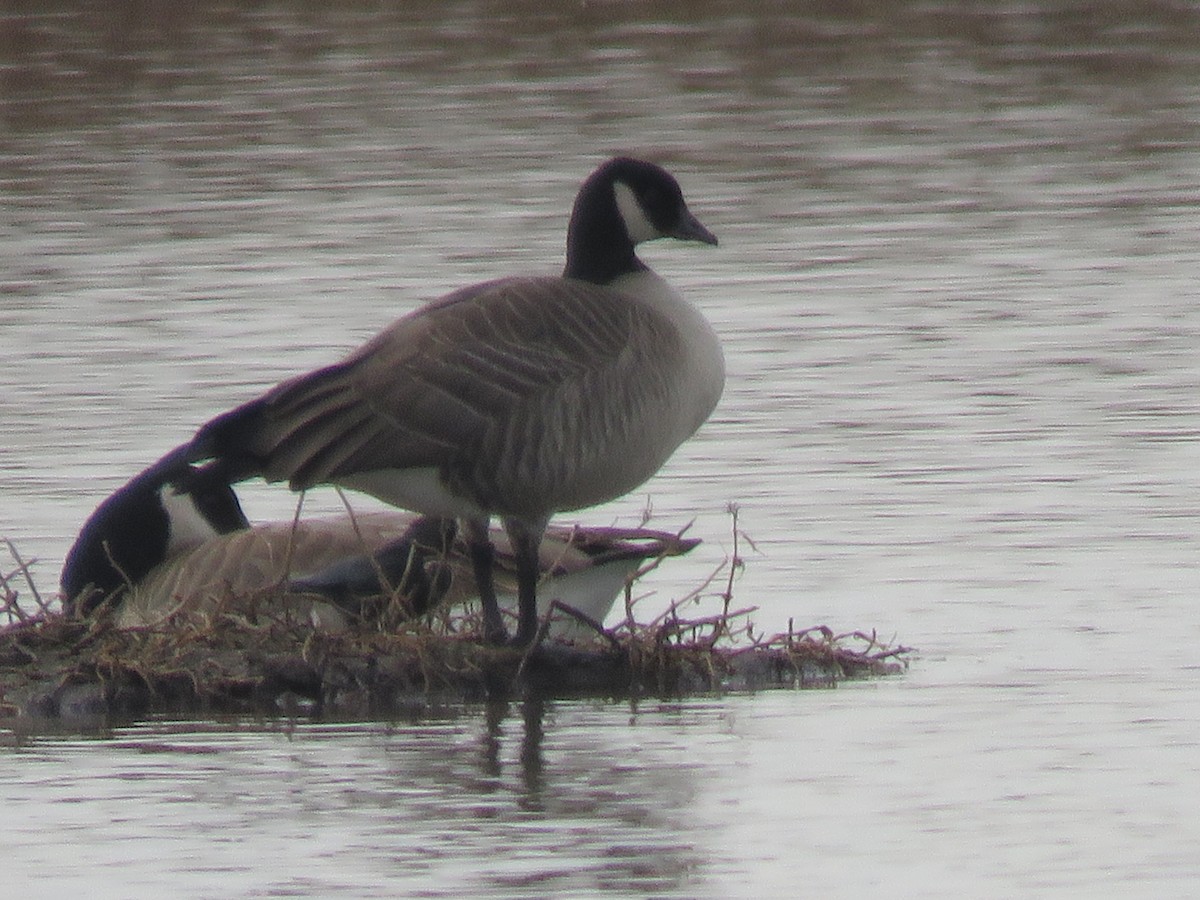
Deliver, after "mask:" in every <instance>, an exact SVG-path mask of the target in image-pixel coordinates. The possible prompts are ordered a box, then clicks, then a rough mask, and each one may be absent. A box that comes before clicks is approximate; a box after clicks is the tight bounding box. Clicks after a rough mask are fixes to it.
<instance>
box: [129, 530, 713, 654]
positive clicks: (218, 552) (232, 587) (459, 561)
mask: <svg viewBox="0 0 1200 900" xmlns="http://www.w3.org/2000/svg"><path fill="white" fill-rule="evenodd" d="M418 521H419V519H418V517H417V516H415V515H413V514H410V513H404V512H377V513H367V514H359V515H356V516H355V517H354V519H353V521H352V520H351V519H350V518H349V517H348V516H339V517H333V518H320V519H305V520H301V521H300V522H298V523H292V522H271V523H264V524H260V525H256V526H254V527H253V528H250V529H248V530H245V531H239V532H234V533H231V534H223V535H218V536H216V537H213V538H211V539H209V540H208V541H206V542H204V543H203V544H201V545H200V546H199V547H196V548H193V549H192V550H189V551H187V552H185V553H183V554H181V555H180V556H177V557H174V558H172V559H170V560H167V561H165V562H164V564H162V565H160V566H158V567H156V568H155V569H153V570H152V571H151V572H150V573H149V574H148V575H147V577H146V578H145V579H144V580H143V581H142V582H140V583H139V584H137V585H135V586H134V587H133V588H132V590H130V591H129V592H128V594H127V595H126V597H125V599H124V600H123V601H122V602H121V605H120V606H119V607H118V609H117V620H116V621H117V624H118V625H119V626H121V627H125V628H136V627H147V626H150V627H153V626H159V625H162V624H163V623H164V622H166V621H167V620H169V619H170V620H174V621H176V622H178V621H179V617H180V616H184V617H187V618H192V619H202V618H204V617H206V616H211V615H212V614H213V613H214V612H215V611H216V610H218V609H223V610H226V611H228V610H234V611H238V610H251V609H252V610H254V611H255V612H257V613H259V614H263V613H265V614H268V615H270V614H272V613H280V614H285V613H286V614H288V615H292V616H301V617H305V618H311V619H312V620H313V621H314V623H315V624H316V625H317V626H318V627H327V628H330V627H332V628H336V627H340V626H341V622H342V619H343V616H345V617H348V618H351V619H359V618H365V619H368V620H370V619H371V618H373V617H374V615H376V614H377V613H378V612H379V611H380V610H382V609H383V608H385V607H386V606H387V600H388V595H389V594H390V591H389V588H393V587H396V586H399V585H402V584H405V579H406V576H407V577H411V573H412V572H413V571H414V569H416V568H420V567H423V568H424V571H423V572H421V573H420V574H421V575H422V576H423V577H425V578H427V580H428V582H431V583H435V584H436V585H437V588H436V596H434V597H432V598H427V597H425V596H421V597H418V598H412V597H405V598H403V599H402V602H412V604H413V605H414V606H417V607H418V611H421V610H422V609H423V608H424V607H425V606H426V605H427V604H429V603H430V600H432V602H433V603H436V604H438V605H440V606H443V607H447V606H449V607H458V606H463V605H464V604H468V603H471V602H472V601H474V600H475V599H476V598H477V591H476V588H475V581H474V576H473V573H472V570H471V561H470V556H469V553H468V552H467V550H466V548H465V547H464V546H463V545H462V544H461V543H455V544H451V545H450V546H449V548H448V550H447V552H446V553H445V554H444V555H443V554H434V555H431V556H430V555H427V556H413V555H412V554H411V550H412V548H411V545H410V544H409V542H408V540H407V537H406V536H407V535H408V533H409V530H410V529H411V528H412V527H413V526H414V524H415V523H417V522H418ZM492 537H493V540H494V542H495V546H496V578H495V583H496V591H497V594H498V596H499V600H500V605H501V608H502V609H504V610H506V611H507V612H508V613H515V611H516V605H517V603H516V599H517V598H516V593H517V581H516V571H515V562H514V560H513V557H512V552H511V547H510V546H509V545H508V543H507V539H506V537H505V536H504V535H503V533H501V532H495V533H494V534H493V535H492ZM694 544H695V542H694V541H686V540H682V539H679V538H676V537H675V536H673V535H669V534H663V533H659V532H652V531H647V530H645V529H566V528H564V529H551V530H550V531H549V532H547V535H546V539H545V540H544V541H543V542H542V546H541V560H540V564H539V568H540V571H541V580H540V582H539V587H540V591H539V598H538V599H539V610H538V612H539V615H545V614H546V613H548V612H549V610H550V604H551V602H552V601H554V600H558V601H560V602H561V603H565V604H566V605H568V606H570V607H572V608H573V609H576V610H578V611H579V612H581V613H583V614H585V615H586V616H588V617H590V618H592V619H594V620H596V621H598V622H603V621H604V619H605V617H606V616H607V615H608V613H609V611H610V610H611V608H612V606H613V603H614V602H615V600H616V598H617V597H618V596H619V595H620V594H621V592H622V590H623V589H624V586H625V584H626V583H627V581H628V579H629V578H630V577H631V576H632V575H633V574H634V573H635V572H636V571H637V569H638V567H639V566H641V565H642V564H643V563H645V562H646V561H647V560H648V559H653V558H655V557H658V556H663V555H676V554H679V553H682V552H686V551H687V550H689V549H691V547H692V546H694ZM389 551H392V553H391V555H390V564H389V562H388V556H387V554H388V553H389ZM376 554H381V555H383V556H382V558H383V560H384V565H383V567H382V569H383V574H384V576H385V581H386V584H381V583H380V581H379V578H378V570H377V569H376V566H375V564H373V563H372V561H371V557H372V556H374V555H376ZM280 586H283V587H284V589H285V590H284V591H283V592H281V591H280ZM400 591H401V593H404V592H405V587H401V588H400ZM577 624H578V623H576V622H575V621H574V620H573V619H571V618H569V617H567V616H562V615H559V616H556V617H555V619H554V622H553V624H552V626H551V633H552V634H554V635H556V636H560V637H562V636H574V635H576V634H578V633H580V630H579V628H578V627H577Z"/></svg>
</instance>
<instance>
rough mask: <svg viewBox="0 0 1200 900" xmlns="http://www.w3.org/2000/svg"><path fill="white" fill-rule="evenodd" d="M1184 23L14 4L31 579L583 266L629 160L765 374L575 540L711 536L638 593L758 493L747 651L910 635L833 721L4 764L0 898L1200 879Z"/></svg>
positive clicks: (226, 743)
mask: <svg viewBox="0 0 1200 900" xmlns="http://www.w3.org/2000/svg"><path fill="white" fill-rule="evenodd" d="M1197 35H1200V10H1198V9H1197V7H1195V6H1193V5H1192V4H1188V3H1179V2H1150V3H1135V2H1132V0H1124V2H1119V0H1106V2H1100V3H1094V4H1089V5H1087V6H1086V7H1083V6H1080V5H1078V4H1072V3H1067V2H1054V0H1031V2H1022V3H1015V2H1014V3H1009V2H997V3H988V4H977V3H969V2H949V0H929V2H897V3H885V2H870V0H867V2H857V3H845V2H838V3H832V2H831V3H824V2H818V3H811V4H791V3H783V2H767V3H761V4H746V3H732V2H705V0H691V2H687V3H683V2H657V0H653V2H645V3H638V4H633V3H618V2H593V3H584V4H564V5H562V6H557V5H554V4H544V3H542V4H538V3H530V2H461V3H451V2H411V3H404V4H394V5H393V4H382V3H357V2H352V3H346V4H330V5H325V4H311V3H299V2H297V3H284V2H266V3H254V4H240V3H223V2H204V0H196V2H190V3H184V4H178V3H168V2H155V0H150V2H112V3H104V4H101V3H94V4H93V3H85V4H78V3H65V2H64V3H57V4H56V3H39V2H25V3H13V4H9V5H8V6H6V7H4V9H3V11H0V360H2V361H3V365H2V366H0V429H2V432H3V439H2V440H0V535H2V536H6V537H8V538H10V539H11V540H13V541H14V543H15V545H16V546H17V548H18V549H19V550H20V551H21V552H22V554H23V555H24V556H26V557H37V559H38V562H37V563H36V564H35V565H34V568H33V571H34V575H35V577H36V578H37V581H38V583H39V585H40V587H41V588H42V589H43V590H44V591H47V592H52V591H53V590H54V588H55V586H56V585H55V583H56V580H57V572H58V568H59V566H60V565H61V562H62V557H63V555H64V554H65V552H66V549H67V548H68V547H69V545H70V542H71V541H72V539H73V537H74V534H75V531H76V529H77V528H78V527H79V525H80V523H81V522H82V521H83V519H84V518H85V517H86V516H87V514H88V513H89V512H90V511H91V510H92V508H93V507H94V506H95V505H96V503H97V502H99V500H100V499H102V498H103V497H104V496H105V495H106V494H107V493H108V492H109V491H110V490H112V489H113V488H115V487H117V486H119V485H120V484H121V483H123V482H124V481H125V480H126V479H127V478H128V477H129V476H131V475H132V474H133V473H134V472H136V471H137V470H138V469H140V468H141V467H142V466H144V465H145V464H147V463H148V462H150V461H151V460H153V459H154V458H156V457H157V456H158V455H159V454H160V453H162V452H164V451H166V450H168V449H170V448H171V447H173V446H174V445H175V444H177V443H179V442H181V441H182V440H184V439H186V438H187V437H188V436H189V435H190V433H191V432H192V430H193V429H194V428H195V427H196V426H197V425H198V424H199V423H201V422H203V421H205V420H206V419H208V418H209V417H211V416H212V415H214V414H216V413H219V412H221V411H223V410H225V409H227V408H229V407H231V406H233V405H235V404H236V403H239V402H241V401H243V400H246V399H249V398H250V397H253V396H255V395H257V394H258V393H259V392H261V391H262V390H263V389H265V388H266V387H269V386H270V385H272V384H274V383H275V382H276V381H278V380H280V379H281V378H283V377H286V376H288V375H290V374H293V373H296V372H300V371H304V370H307V369H309V368H312V367H315V366H318V365H321V364H324V363H327V362H332V361H334V360H335V359H337V358H338V357H339V356H340V355H342V354H343V353H344V352H346V351H347V350H349V349H350V348H352V347H354V346H356V345H357V344H358V343H360V342H361V341H363V340H364V339H366V338H367V337H368V336H370V335H371V334H373V333H374V332H375V331H376V330H378V329H379V328H380V327H382V326H383V325H385V324H386V323H387V322H389V321H390V320H391V319H393V318H395V317H396V316H398V315H400V314H402V313H404V312H406V311H408V310H410V309H412V308H414V307H415V306H416V305H418V304H419V303H421V302H423V301H424V300H427V299H430V298H432V297H436V296H438V295H440V294H441V293H443V292H445V291H447V290H450V289H452V288H455V287H458V286H461V285H463V284H468V283H471V282H474V281H478V280H482V279H485V278H489V277H493V276H496V275H502V274H509V273H514V272H555V271H557V270H558V269H559V268H560V266H561V260H562V252H563V242H564V237H565V226H566V218H567V214H568V212H569V208H570V204H571V201H572V199H573V196H574V192H575V190H576V188H577V186H578V183H579V181H580V180H581V179H582V178H583V177H584V176H585V175H586V174H587V173H588V172H589V171H590V170H591V169H592V168H593V167H594V166H595V165H596V164H598V163H599V162H600V161H602V160H603V159H604V158H605V157H607V156H609V155H612V154H614V153H618V152H630V153H635V154H637V155H641V156H645V157H648V158H652V159H655V160H657V161H659V162H662V163H663V164H665V165H666V166H667V167H668V168H669V169H671V170H672V171H673V172H674V173H675V174H676V175H677V176H678V178H679V180H680V181H681V183H682V185H683V188H684V191H685V194H686V195H687V197H688V198H689V201H690V203H691V206H692V209H693V211H694V212H696V213H697V215H698V216H699V217H700V219H701V220H702V221H704V222H705V224H707V225H708V226H709V227H710V228H712V229H713V230H714V231H715V232H717V234H718V235H719V236H720V238H721V246H720V247H719V248H716V249H713V248H699V247H685V246H680V245H670V246H669V245H662V246H651V247H648V248H646V252H645V253H644V257H645V258H646V259H647V260H648V261H649V262H650V263H651V264H652V265H654V266H655V267H656V268H657V269H658V271H659V272H660V273H661V274H663V275H664V276H665V277H667V278H668V279H669V280H670V281H672V283H674V284H675V285H676V286H677V287H679V288H680V289H681V290H682V291H684V292H685V293H686V294H687V295H688V296H690V297H691V298H693V299H694V300H695V301H696V302H697V304H698V305H700V306H701V307H702V308H703V309H704V311H705V312H706V314H707V315H708V316H709V317H710V319H711V320H712V321H713V323H714V324H715V326H716V328H717V329H718V331H719V332H720V333H721V336H722V338H723V340H724V343H725V348H726V356H727V362H728V369H729V380H728V386H727V390H726V394H725V397H724V399H723V401H722V403H721V406H720V407H719V409H718V411H717V413H716V414H715V416H714V418H713V419H712V421H711V422H710V423H709V424H708V425H707V426H706V427H705V428H704V429H703V430H702V431H701V432H700V434H699V435H698V436H697V437H696V438H695V439H694V440H693V441H691V442H690V443H688V444H687V445H685V447H684V448H683V449H682V450H681V451H680V452H679V453H678V454H677V455H676V456H675V458H674V459H673V460H672V461H671V463H670V464H669V465H668V466H667V467H666V469H664V470H663V472H662V473H661V474H660V475H659V476H658V477H656V478H655V479H654V480H652V481H651V482H650V483H648V484H647V485H646V486H645V488H644V490H643V491H640V492H639V493H638V494H636V495H633V496H630V497H628V498H625V499H623V500H621V501H618V502H616V503H613V504H610V505H608V506H605V507H603V508H599V509H594V510H589V511H586V512H583V513H580V514H579V515H578V516H572V517H569V518H572V519H578V520H580V521H585V522H588V523H592V524H608V523H611V522H619V523H621V524H636V523H637V522H638V521H640V519H641V517H642V515H643V513H644V511H646V510H647V509H648V508H649V509H651V510H652V513H653V518H652V520H651V524H652V525H654V526H656V527H662V528H671V529H675V528H679V527H682V526H683V525H685V524H686V523H687V522H689V521H692V520H695V522H694V524H693V525H692V531H691V533H692V534H694V535H696V536H699V537H702V538H704V540H705V544H704V546H703V547H702V548H701V549H700V550H698V551H697V552H696V553H694V554H693V555H692V557H689V558H687V559H685V560H676V561H672V562H671V563H670V564H668V565H666V566H664V567H663V568H662V569H661V570H660V571H659V572H658V573H656V574H655V576H654V577H653V578H652V579H651V580H650V582H649V583H648V585H647V586H646V590H647V591H648V592H650V596H648V597H647V598H646V599H645V600H644V601H643V603H644V604H646V609H647V610H649V611H651V612H652V611H653V610H656V609H661V608H663V607H665V606H666V605H667V603H668V602H669V601H670V600H671V599H672V598H674V597H679V596H681V595H683V594H686V593H687V592H689V591H690V590H691V589H692V588H693V587H695V586H696V585H697V584H698V583H699V582H700V581H701V580H702V579H703V578H704V577H705V576H706V575H707V574H708V573H709V572H710V571H711V570H712V569H713V568H714V567H715V566H717V565H719V564H720V563H721V562H722V560H723V559H724V558H725V557H726V556H727V555H728V554H729V553H730V552H731V549H732V546H731V541H730V537H729V535H730V518H729V513H728V511H727V506H728V504H729V503H731V502H732V503H736V504H738V506H739V510H740V513H739V516H740V518H739V524H740V527H741V528H742V529H744V531H745V532H746V533H747V534H748V535H749V537H750V538H752V539H753V548H751V547H750V546H749V545H746V544H743V546H742V548H741V549H742V551H743V552H744V554H745V556H746V562H747V567H746V569H745V572H744V573H743V574H742V575H741V577H740V578H739V580H738V582H737V584H736V588H735V591H736V595H737V598H738V600H739V602H742V603H744V604H753V605H756V606H757V607H758V612H757V613H755V615H754V619H755V623H756V627H757V628H758V629H759V630H760V631H764V632H768V633H770V632H772V631H778V630H783V629H785V628H786V627H787V623H788V621H789V620H794V621H795V623H796V624H797V625H798V626H802V625H808V624H816V623H827V624H829V625H830V626H832V627H833V628H834V629H835V630H851V629H856V628H861V629H877V630H878V631H879V633H880V635H881V636H882V637H884V638H892V637H893V636H894V637H895V638H896V639H898V640H900V641H902V642H903V643H906V644H909V645H912V646H915V647H917V648H919V650H920V653H919V654H918V655H917V657H916V658H915V659H914V662H913V666H912V669H911V671H910V672H909V673H908V674H907V675H905V676H903V677H902V678H898V679H891V680H887V681H883V682H874V683H864V684H855V685H850V686H844V687H842V688H840V689H838V690H834V691H818V692H803V693H790V692H785V693H771V694H763V695H758V696H749V697H746V696H733V697H712V698H700V699H693V700H687V701H683V702H665V701H661V702H660V701H652V702H643V703H638V704H629V703H605V702H599V701H595V702H571V703H565V702H559V703H552V704H548V705H546V706H544V707H543V706H540V705H538V704H535V703H532V702H530V703H526V704H524V705H521V704H514V705H511V706H509V705H502V704H501V705H492V706H487V707H466V708H461V709H431V710H425V711H422V712H421V713H420V714H417V715H414V717H413V718H412V719H411V720H404V721H399V722H388V723H378V722H375V723H371V722H366V723H363V722H359V723H329V722H308V721H299V722H295V721H283V720H281V721H232V722H230V721H211V722H207V721H206V722H182V723H181V722H168V721H154V722H150V723H141V724H138V725H134V726H125V727H116V728H112V729H105V730H101V731H100V732H99V733H97V734H88V735H84V736H80V735H75V734H65V735H53V734H39V735H22V734H18V733H13V732H8V733H7V735H6V736H4V735H5V733H4V732H0V736H4V741H5V744H6V746H8V747H9V748H10V749H9V750H7V751H6V752H4V753H3V754H2V755H0V807H2V808H4V809H5V810H6V817H7V819H8V821H9V823H10V824H9V825H8V826H7V828H6V834H7V836H8V840H7V841H6V843H7V850H6V853H5V859H4V862H3V868H4V870H5V872H6V875H5V878H6V881H7V882H8V883H9V884H15V885H19V886H20V887H21V890H22V894H23V896H26V897H42V896H44V897H57V896H62V895H63V894H64V893H65V892H66V891H69V890H72V891H81V892H86V893H88V894H89V895H90V896H102V895H107V896H113V897H117V896H121V897H128V896H151V895H154V896H157V895H161V894H162V893H163V892H164V891H167V890H169V891H170V892H171V893H172V895H174V896H178V897H250V896H276V897H281V896H286V897H300V896H303V897H318V896H320V897H324V896H363V897H367V896H398V895H399V896H425V897H459V896H464V895H470V896H495V897H509V896H513V897H517V896H520V897H540V896H554V895H558V896H602V895H614V896H662V897H667V896H679V897H734V896H745V897H761V896H780V897H783V896H805V895H809V894H812V895H818V894H822V895H825V896H855V895H858V894H861V893H862V892H863V891H868V890H870V891H879V890H887V891H889V892H890V893H897V894H899V895H900V896H922V897H935V896H947V897H949V896H955V897H957V896H962V895H963V894H970V895H972V896H1015V895H1021V896H1030V895H1032V896H1039V895H1040V896H1048V895H1053V896H1056V897H1061V896H1096V895H1097V894H1098V893H1108V892H1116V891H1119V892H1121V893H1122V894H1124V895H1126V896H1154V897H1170V896H1179V897H1183V896H1189V895H1191V894H1192V893H1193V892H1194V890H1195V884H1196V881H1197V879H1198V878H1200V821H1198V819H1197V816H1196V814H1195V809H1194V806H1195V803H1194V800H1192V799H1191V798H1194V797H1195V796H1197V792H1198V791H1200V777H1198V774H1200V753H1198V752H1197V751H1198V750H1200V695H1198V693H1197V688H1198V687H1200V665H1198V663H1197V659H1196V650H1195V648H1196V647H1197V646H1198V645H1200V625H1198V624H1197V616H1196V612H1195V611H1196V603H1197V596H1198V588H1200V567H1198V565H1197V559H1198V555H1197V552H1198V550H1200V537H1198V534H1200V527H1198V525H1200V453H1198V449H1197V448H1198V444H1197V436H1198V435H1200V412H1198V411H1197V400H1196V398H1197V395H1198V390H1200V351H1198V348H1200V308H1198V305H1197V303H1196V302H1195V295H1196V285H1197V282H1198V276H1200V265H1198V262H1197V259H1198V253H1197V244H1198V238H1200V174H1198V173H1200V40H1197ZM246 505H247V509H248V512H249V513H250V515H251V517H252V518H256V519H268V518H278V517H284V516H290V515H291V514H292V512H293V510H294V505H295V498H294V497H293V496H291V495H289V494H288V493H287V491H286V490H283V489H281V488H278V487H274V488H268V487H254V488H250V489H248V491H247V493H246ZM322 508H328V509H333V510H336V509H338V508H339V503H338V501H337V499H336V497H333V496H331V495H330V496H315V497H310V499H309V500H308V501H306V509H307V510H310V511H311V510H319V509H322ZM10 568H11V567H10Z"/></svg>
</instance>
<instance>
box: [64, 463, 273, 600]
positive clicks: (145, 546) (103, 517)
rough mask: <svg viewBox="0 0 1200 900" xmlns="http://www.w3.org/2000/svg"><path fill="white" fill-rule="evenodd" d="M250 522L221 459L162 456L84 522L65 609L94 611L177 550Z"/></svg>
mask: <svg viewBox="0 0 1200 900" xmlns="http://www.w3.org/2000/svg"><path fill="white" fill-rule="evenodd" d="M168 460H169V458H168ZM249 527H250V523H249V522H248V521H247V520H246V515H245V513H243V512H242V507H241V504H240V503H238V499H237V495H236V494H234V492H233V488H231V487H230V486H229V479H228V477H227V476H226V475H225V473H224V472H222V471H221V470H220V469H219V468H218V467H217V466H206V467H204V468H196V467H194V466H190V465H187V464H185V463H180V462H177V461H173V460H171V461H163V462H160V463H157V464H155V465H153V466H151V467H150V468H149V469H146V470H145V471H144V472H141V473H140V474H138V475H137V476H135V477H134V478H133V479H132V480H131V481H130V482H129V483H128V484H126V485H125V486H124V487H122V488H121V489H120V490H118V491H116V492H114V493H113V494H112V495H111V496H109V497H108V498H107V499H106V500H105V501H104V502H103V503H101V504H100V505H99V506H98V507H96V511H95V512H93V513H92V515H91V516H90V517H89V518H88V520H87V521H86V522H85V523H84V525H83V528H82V529H80V531H79V536H78V537H77V538H76V539H75V544H74V546H72V547H71V550H70V552H69V553H68V554H67V561H66V564H65V565H64V566H63V571H62V578H61V585H62V592H63V609H64V611H65V612H66V613H68V614H69V615H70V614H79V615H87V614H88V613H90V612H92V611H93V610H94V609H95V608H96V607H97V606H99V604H100V603H101V602H102V601H103V600H104V599H105V598H106V597H109V596H113V595H116V594H119V593H120V592H121V591H122V590H123V589H124V588H125V587H127V586H128V585H130V584H136V583H137V582H138V581H140V580H141V579H143V578H144V577H145V576H146V575H147V574H149V572H150V570H151V569H153V568H154V567H155V566H157V565H158V564H159V563H161V562H163V561H164V560H166V559H168V558H170V557H171V556H173V555H175V554H176V553H180V552H182V551H184V550H188V549H190V548H192V547H195V546H198V545H199V544H200V543H202V542H203V541H205V540H207V539H208V538H210V537H214V536H215V535H218V534H226V533H228V532H231V531H238V530H240V529H242V528H249Z"/></svg>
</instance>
